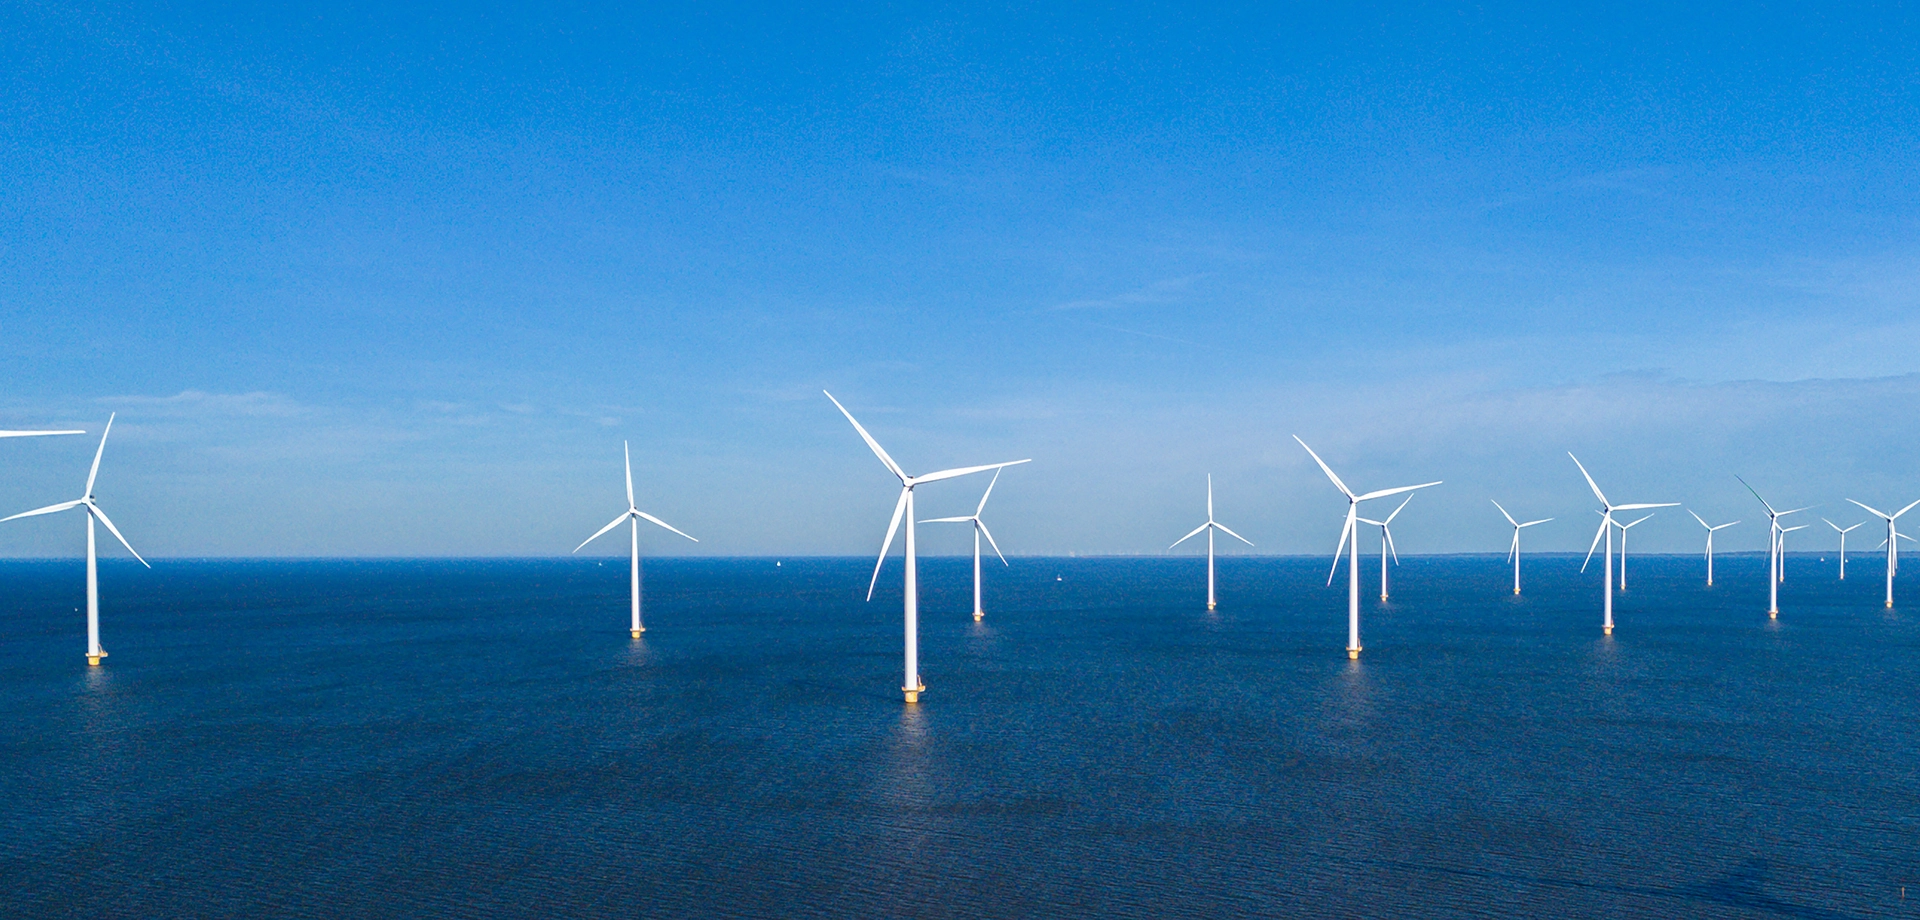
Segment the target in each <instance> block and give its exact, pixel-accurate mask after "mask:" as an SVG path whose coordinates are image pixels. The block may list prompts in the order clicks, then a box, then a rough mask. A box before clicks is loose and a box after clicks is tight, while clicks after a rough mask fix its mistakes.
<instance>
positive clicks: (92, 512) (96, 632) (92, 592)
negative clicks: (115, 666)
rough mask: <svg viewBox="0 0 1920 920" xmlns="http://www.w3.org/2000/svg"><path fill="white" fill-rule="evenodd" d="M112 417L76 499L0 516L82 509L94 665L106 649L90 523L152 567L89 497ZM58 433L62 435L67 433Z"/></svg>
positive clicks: (90, 649)
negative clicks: (102, 527) (104, 529)
mask: <svg viewBox="0 0 1920 920" xmlns="http://www.w3.org/2000/svg"><path fill="white" fill-rule="evenodd" d="M113 419H114V416H113V415H112V414H109V415H108V416H107V427H106V430H104V431H102V432H100V446H99V447H98V448H97V449H95V450H94V452H93V468H92V469H90V470H88V471H87V488H86V491H84V492H82V493H80V497H79V498H76V499H74V500H73V501H70V502H61V503H60V504H57V505H48V506H46V507H45V508H35V509H33V510H32V511H22V512H20V513H19V514H16V515H14V516H13V517H9V518H0V521H11V520H14V519H16V518H24V517H33V516H35V515H40V514H52V513H54V512H56V511H65V510H67V509H69V508H80V509H82V510H84V511H86V513H87V664H89V665H98V664H99V663H100V659H102V658H105V657H107V650H106V649H104V648H101V647H100V563H99V553H98V550H97V548H96V546H95V542H94V532H93V522H94V521H96V520H98V521H99V522H100V523H102V524H105V525H106V527H107V532H108V533H111V534H113V538H114V539H116V540H119V541H120V545H121V546H124V547H126V548H127V552H129V553H133V558H135V559H139V560H140V564H141V565H146V566H147V568H149V569H151V568H153V566H151V565H147V560H145V559H140V554H139V553H135V552H134V551H133V544H131V543H128V542H127V538H126V537H123V536H121V535H120V528H118V527H115V526H113V520H112V519H111V518H108V517H107V513H106V512H105V511H103V510H101V508H100V505H99V504H98V503H97V502H95V501H94V498H93V482H94V480H95V479H97V478H99V476H100V456H101V455H102V454H105V453H106V452H107V435H110V434H112V433H113ZM61 433H62V434H65V433H67V432H61Z"/></svg>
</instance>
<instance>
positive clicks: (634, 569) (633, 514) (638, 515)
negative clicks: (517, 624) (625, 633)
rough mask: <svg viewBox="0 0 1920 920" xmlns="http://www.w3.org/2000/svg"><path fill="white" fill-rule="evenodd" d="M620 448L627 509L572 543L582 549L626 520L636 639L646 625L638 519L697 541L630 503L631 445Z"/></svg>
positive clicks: (632, 630) (631, 479)
mask: <svg viewBox="0 0 1920 920" xmlns="http://www.w3.org/2000/svg"><path fill="white" fill-rule="evenodd" d="M620 449H621V451H622V452H624V454H625V456H626V460H627V510H625V511H623V512H621V513H620V516H619V517H617V518H614V519H613V521H612V523H609V524H608V525H607V526H605V527H602V528H600V529H599V530H598V531H596V532H595V533H594V535H593V536H591V537H588V538H586V539H585V540H582V541H580V545H579V546H576V547H574V548H573V551H574V552H576V553H577V552H579V551H581V550H583V549H585V548H586V546H587V544H588V543H592V542H593V541H595V540H598V539H600V537H601V535H603V534H605V533H606V532H607V531H609V530H612V529H614V528H615V527H618V526H620V525H621V524H626V525H627V526H628V528H629V529H630V530H631V531H632V532H631V533H630V534H629V535H628V537H629V539H628V545H629V547H630V548H631V549H632V553H633V555H632V563H631V565H629V567H628V569H627V573H628V583H629V584H630V585H631V586H632V592H631V593H632V598H633V627H632V629H631V633H632V635H633V637H634V638H635V639H638V638H640V634H641V633H643V632H646V631H647V627H646V626H645V625H643V624H642V623H641V622H640V522H641V521H642V520H645V521H650V522H652V523H655V524H658V525H660V526H662V527H665V528H666V529H668V530H671V531H673V532H674V533H677V534H680V535H681V536H683V537H687V539H689V540H693V542H695V543H698V542H700V541H699V540H694V538H693V537H688V536H687V535H686V534H684V533H681V532H680V530H679V528H676V527H674V526H673V525H672V524H669V523H667V522H666V521H663V520H660V519H659V518H657V517H654V516H653V515H651V514H648V513H646V512H645V511H641V510H640V509H639V508H636V507H634V504H633V449H632V448H630V447H628V446H627V442H625V441H621V442H620Z"/></svg>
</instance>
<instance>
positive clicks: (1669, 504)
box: [1613, 502, 1680, 511]
mask: <svg viewBox="0 0 1920 920" xmlns="http://www.w3.org/2000/svg"><path fill="white" fill-rule="evenodd" d="M1678 504H1680V503H1679V502H1641V503H1640V504H1637V505H1614V506H1613V510H1614V511H1639V510H1640V509H1642V508H1672V507H1674V506H1676V505H1678Z"/></svg>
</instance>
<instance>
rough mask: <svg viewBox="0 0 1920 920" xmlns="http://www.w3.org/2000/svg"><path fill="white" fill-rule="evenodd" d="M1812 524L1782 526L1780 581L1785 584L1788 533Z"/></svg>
mask: <svg viewBox="0 0 1920 920" xmlns="http://www.w3.org/2000/svg"><path fill="white" fill-rule="evenodd" d="M1811 526H1813V525H1812V524H1801V525H1800V526H1798V527H1782V528H1780V536H1779V538H1778V539H1779V541H1780V583H1781V584H1783V585H1784V584H1786V583H1787V534H1790V533H1793V532H1794V531H1796V530H1806V529H1807V528H1808V527H1811Z"/></svg>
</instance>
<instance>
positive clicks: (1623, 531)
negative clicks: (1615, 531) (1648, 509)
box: [1613, 514, 1653, 593]
mask: <svg viewBox="0 0 1920 920" xmlns="http://www.w3.org/2000/svg"><path fill="white" fill-rule="evenodd" d="M1650 517H1653V515H1651V514H1647V515H1642V516H1641V517H1640V519H1639V520H1637V521H1634V522H1633V524H1622V523H1620V522H1619V521H1614V522H1613V526H1615V527H1618V528H1620V590H1621V592H1622V593H1624V592H1625V591H1626V590H1627V531H1628V530H1630V529H1632V527H1633V525H1634V524H1640V523H1644V522H1645V521H1646V519H1647V518H1650Z"/></svg>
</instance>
